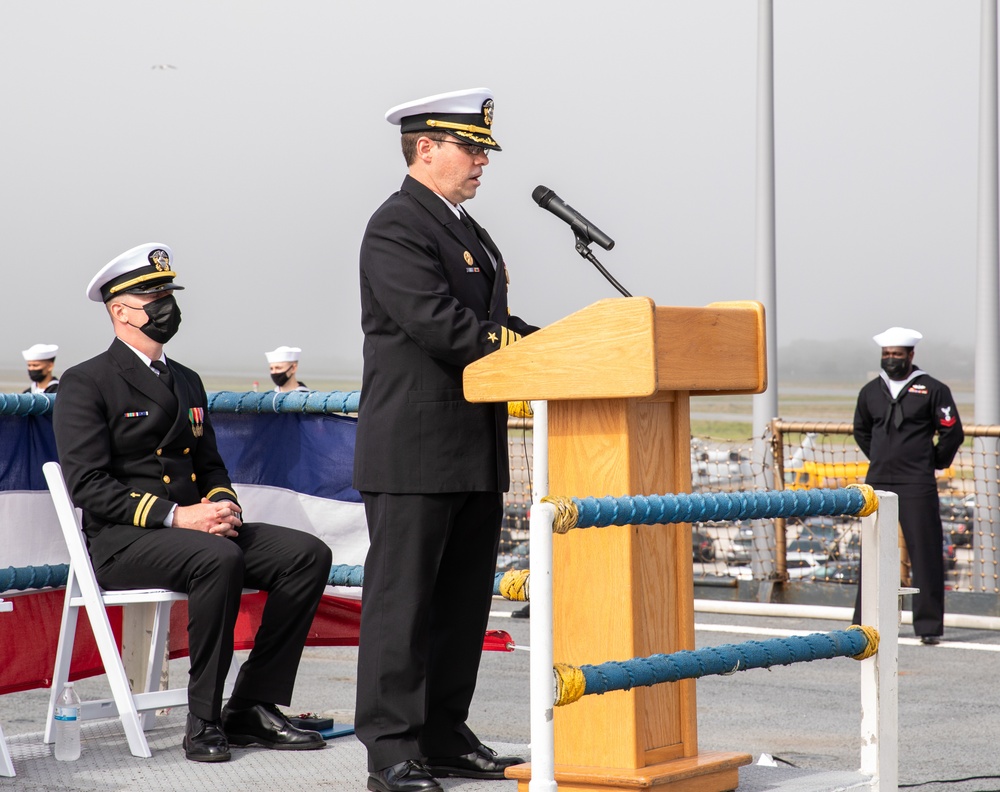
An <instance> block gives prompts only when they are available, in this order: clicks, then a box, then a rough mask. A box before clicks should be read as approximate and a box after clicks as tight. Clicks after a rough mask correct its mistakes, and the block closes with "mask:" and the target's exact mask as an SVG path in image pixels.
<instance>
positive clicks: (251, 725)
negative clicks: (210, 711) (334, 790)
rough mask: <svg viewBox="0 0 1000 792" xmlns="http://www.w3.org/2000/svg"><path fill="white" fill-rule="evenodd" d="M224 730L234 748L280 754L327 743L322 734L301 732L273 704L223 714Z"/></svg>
mask: <svg viewBox="0 0 1000 792" xmlns="http://www.w3.org/2000/svg"><path fill="white" fill-rule="evenodd" d="M222 728H223V729H225V732H226V737H228V738H229V742H230V744H232V745H254V744H256V745H263V746H264V747H265V748H273V749H275V750H278V751H311V750H314V749H316V748H323V747H324V746H325V745H326V743H325V742H324V741H323V736H322V735H321V734H320V733H319V732H315V731H306V730H305V729H298V728H296V727H295V726H292V724H291V723H289V722H288V718H286V717H285V716H284V715H282V714H281V712H279V711H278V708H277V707H275V706H274V705H273V704H257V705H255V706H253V707H248V708H247V709H240V710H231V709H229V707H226V708H225V709H223V710H222Z"/></svg>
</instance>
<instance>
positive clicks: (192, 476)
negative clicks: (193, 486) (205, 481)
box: [191, 473, 198, 481]
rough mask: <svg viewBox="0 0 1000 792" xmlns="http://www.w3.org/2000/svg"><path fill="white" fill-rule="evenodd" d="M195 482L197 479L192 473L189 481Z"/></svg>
mask: <svg viewBox="0 0 1000 792" xmlns="http://www.w3.org/2000/svg"><path fill="white" fill-rule="evenodd" d="M197 480H198V477H197V476H196V475H195V474H194V473H192V474H191V481H197Z"/></svg>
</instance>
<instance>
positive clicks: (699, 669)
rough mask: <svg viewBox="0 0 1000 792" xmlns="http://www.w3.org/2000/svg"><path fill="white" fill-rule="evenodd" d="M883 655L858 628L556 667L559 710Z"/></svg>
mask: <svg viewBox="0 0 1000 792" xmlns="http://www.w3.org/2000/svg"><path fill="white" fill-rule="evenodd" d="M877 650H878V632H877V631H876V630H875V629H874V628H871V627H853V628H851V629H849V630H835V631H833V632H828V633H813V634H812V635H802V636H794V637H791V638H772V639H770V640H767V641H747V642H746V643H740V644H724V645H722V646H710V647H706V648H704V649H697V650H695V651H683V652H674V653H673V654H668V655H664V654H656V655H651V656H650V657H638V658H636V659H634V660H625V661H623V662H608V663H601V664H600V665H584V666H579V667H577V666H570V665H562V664H556V666H555V668H554V669H553V671H554V673H555V677H556V702H555V703H556V706H562V705H564V704H570V703H572V702H574V701H576V700H578V699H579V698H581V697H583V696H589V695H595V694H596V695H602V694H604V693H608V692H610V691H612V690H631V689H632V688H634V687H648V686H650V685H659V684H661V683H663V682H677V681H678V680H681V679H698V678H699V677H703V676H709V675H712V674H732V673H735V672H736V671H746V670H748V669H751V668H770V667H771V666H775V665H790V664H792V663H804V662H809V661H811V660H827V659H829V658H832V657H853V658H854V659H856V660H863V659H865V658H866V657H871V656H872V655H874V654H875V652H876V651H877Z"/></svg>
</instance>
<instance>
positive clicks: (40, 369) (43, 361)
mask: <svg viewBox="0 0 1000 792" xmlns="http://www.w3.org/2000/svg"><path fill="white" fill-rule="evenodd" d="M58 351H59V347H57V346H56V345H55V344H35V345H34V346H31V347H28V348H27V349H25V350H23V351H22V352H21V357H23V358H24V362H25V363H27V364H28V379H30V380H31V387H30V388H25V389H24V391H22V392H23V393H55V392H56V391H57V390H58V389H59V379H58V378H57V377H56V376H55V374H53V373H52V372H53V370H54V369H55V365H56V352H58Z"/></svg>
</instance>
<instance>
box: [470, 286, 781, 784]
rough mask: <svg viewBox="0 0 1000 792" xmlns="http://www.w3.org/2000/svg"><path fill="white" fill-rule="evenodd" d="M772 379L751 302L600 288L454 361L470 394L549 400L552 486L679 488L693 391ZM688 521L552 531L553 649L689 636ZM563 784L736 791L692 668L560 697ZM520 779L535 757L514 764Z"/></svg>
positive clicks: (564, 655)
mask: <svg viewBox="0 0 1000 792" xmlns="http://www.w3.org/2000/svg"><path fill="white" fill-rule="evenodd" d="M766 386H767V383H766V366H765V344H764V310H763V306H762V305H761V304H760V303H757V302H731V303H713V304H711V305H708V306H706V307H704V308H678V307H656V306H655V305H654V304H653V301H652V300H650V299H648V298H645V297H631V298H615V299H608V300H602V301H601V302H598V303H595V304H594V305H591V306H589V307H587V308H584V309H583V310H581V311H578V312H577V313H574V314H571V315H570V316H568V317H566V318H565V319H562V320H560V321H558V322H555V323H554V324H552V325H549V326H548V327H546V328H544V329H542V330H539V331H538V332H537V333H534V334H532V335H530V336H527V337H525V338H522V339H521V340H520V341H518V342H517V343H516V344H513V345H511V346H508V347H506V348H504V349H502V350H499V351H498V352H494V353H492V354H490V355H488V356H486V357H485V358H482V359H481V360H478V361H476V362H475V363H473V364H472V365H470V366H469V367H467V368H466V370H465V396H466V398H467V399H468V400H469V401H473V402H486V401H518V400H522V399H527V400H546V401H548V402H549V408H548V411H549V491H550V492H551V493H552V494H553V495H562V496H568V497H585V496H589V495H594V496H603V495H612V496H616V497H618V496H622V495H639V494H659V493H667V492H690V490H691V452H690V437H691V426H690V396H691V395H699V394H702V395H709V394H725V393H760V392H762V391H763V390H764V389H765V388H766ZM693 600H694V590H693V580H692V562H691V527H690V526H689V525H669V526H662V525H660V526H622V527H610V528H593V529H587V530H578V531H570V532H569V533H568V534H565V535H557V536H555V537H554V539H553V628H554V645H553V651H554V658H555V661H556V662H559V663H569V664H572V665H577V666H579V665H582V664H585V663H593V664H597V663H602V662H605V661H608V660H628V659H631V658H633V657H644V656H647V655H651V654H655V653H657V652H662V653H669V652H675V651H679V650H682V649H694V648H695V644H694V605H693ZM554 728H555V760H556V781H557V782H558V785H559V788H560V790H574V791H575V790H596V789H613V788H619V789H620V788H636V789H637V788H642V787H651V786H657V787H659V788H660V789H662V790H664V792H668V791H669V792H689V791H691V790H703V791H704V792H721V791H722V790H728V789H735V788H736V786H737V783H738V778H739V773H738V768H739V767H740V766H741V765H744V764H749V763H750V761H751V757H750V756H749V755H748V754H741V753H719V752H714V753H704V754H699V753H698V734H697V708H696V702H695V682H694V680H684V681H681V682H675V683H670V684H664V685H657V686H655V687H646V688H636V689H633V690H631V691H627V692H614V693H609V694H606V695H603V696H584V697H583V699H581V700H580V701H577V702H575V703H573V704H570V705H568V706H566V707H559V708H557V709H556V710H555V722H554ZM510 775H512V776H513V777H516V778H517V779H518V781H519V785H518V789H519V792H527V789H528V779H529V778H530V765H522V766H521V767H518V768H513V769H512V770H511V771H510Z"/></svg>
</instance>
